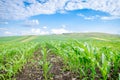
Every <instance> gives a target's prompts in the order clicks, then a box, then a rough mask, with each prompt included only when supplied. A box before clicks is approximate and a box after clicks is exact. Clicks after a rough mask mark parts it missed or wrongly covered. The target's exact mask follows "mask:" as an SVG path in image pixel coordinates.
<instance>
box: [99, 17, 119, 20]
mask: <svg viewBox="0 0 120 80" xmlns="http://www.w3.org/2000/svg"><path fill="white" fill-rule="evenodd" d="M101 19H102V20H114V19H120V17H118V16H109V17H107V16H103V17H101Z"/></svg>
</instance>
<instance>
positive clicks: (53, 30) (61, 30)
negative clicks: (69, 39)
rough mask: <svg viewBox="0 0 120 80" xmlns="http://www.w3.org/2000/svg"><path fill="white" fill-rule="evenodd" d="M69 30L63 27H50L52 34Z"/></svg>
mask: <svg viewBox="0 0 120 80" xmlns="http://www.w3.org/2000/svg"><path fill="white" fill-rule="evenodd" d="M69 32H70V31H68V30H66V29H64V28H59V29H51V33H52V34H62V33H69Z"/></svg>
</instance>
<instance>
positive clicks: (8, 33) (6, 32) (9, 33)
mask: <svg viewBox="0 0 120 80" xmlns="http://www.w3.org/2000/svg"><path fill="white" fill-rule="evenodd" d="M4 34H6V35H12V32H9V31H5V32H4Z"/></svg>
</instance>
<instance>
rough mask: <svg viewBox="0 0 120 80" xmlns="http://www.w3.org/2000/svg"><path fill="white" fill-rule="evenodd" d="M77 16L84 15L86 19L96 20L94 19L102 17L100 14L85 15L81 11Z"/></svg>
mask: <svg viewBox="0 0 120 80" xmlns="http://www.w3.org/2000/svg"><path fill="white" fill-rule="evenodd" d="M77 16H80V17H83V18H84V19H86V20H94V19H97V18H100V16H99V15H94V16H85V15H83V14H81V13H79V14H77Z"/></svg>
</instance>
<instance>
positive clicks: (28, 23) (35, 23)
mask: <svg viewBox="0 0 120 80" xmlns="http://www.w3.org/2000/svg"><path fill="white" fill-rule="evenodd" d="M23 25H24V26H27V27H35V26H38V25H39V21H38V20H26V21H25V22H24V23H23Z"/></svg>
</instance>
